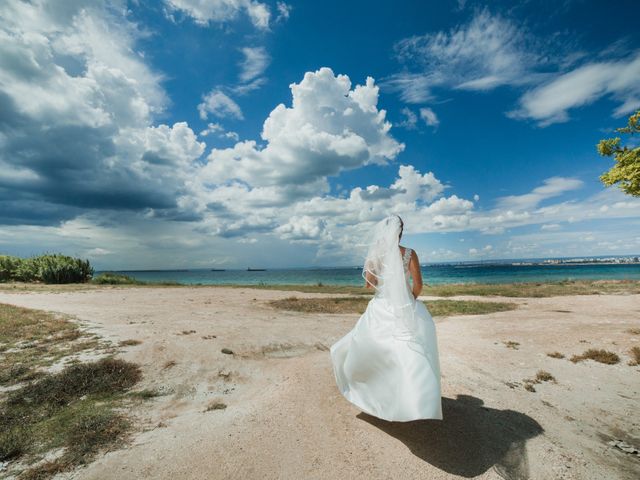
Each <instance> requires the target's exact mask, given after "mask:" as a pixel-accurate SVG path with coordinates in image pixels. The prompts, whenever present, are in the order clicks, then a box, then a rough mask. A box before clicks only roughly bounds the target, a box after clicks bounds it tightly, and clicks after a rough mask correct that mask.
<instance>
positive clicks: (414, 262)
mask: <svg viewBox="0 0 640 480" xmlns="http://www.w3.org/2000/svg"><path fill="white" fill-rule="evenodd" d="M409 273H411V278H412V279H413V289H412V290H411V293H413V298H418V296H419V295H420V293H421V292H422V272H421V271H420V261H419V260H418V254H417V253H416V251H415V250H413V251H412V252H411V260H409Z"/></svg>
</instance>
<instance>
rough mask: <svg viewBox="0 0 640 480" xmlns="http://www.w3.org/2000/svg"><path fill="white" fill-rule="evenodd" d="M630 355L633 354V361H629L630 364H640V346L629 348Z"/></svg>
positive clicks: (633, 365) (634, 365)
mask: <svg viewBox="0 0 640 480" xmlns="http://www.w3.org/2000/svg"><path fill="white" fill-rule="evenodd" d="M629 355H631V361H629V365H631V366H632V367H636V366H638V365H640V347H631V350H629Z"/></svg>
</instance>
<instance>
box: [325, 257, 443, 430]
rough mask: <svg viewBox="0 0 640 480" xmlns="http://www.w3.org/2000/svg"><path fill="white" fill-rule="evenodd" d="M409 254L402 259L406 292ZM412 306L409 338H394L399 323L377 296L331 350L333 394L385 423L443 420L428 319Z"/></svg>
mask: <svg viewBox="0 0 640 480" xmlns="http://www.w3.org/2000/svg"><path fill="white" fill-rule="evenodd" d="M410 259H411V249H409V248H407V249H406V250H405V254H404V255H403V258H402V263H403V266H404V274H405V281H406V284H407V288H408V289H409V295H411V293H410V287H409V269H408V265H409V261H410ZM410 298H411V302H412V304H411V306H410V308H411V309H412V310H413V318H412V320H413V321H415V328H414V330H415V331H414V332H412V335H411V336H410V337H411V338H410V339H407V335H406V334H405V333H406V332H399V331H398V330H399V329H398V325H399V324H402V322H398V318H394V313H393V309H392V308H391V307H390V305H389V302H388V300H387V299H386V298H384V296H383V294H382V293H381V291H380V290H377V292H376V295H375V296H374V297H373V298H372V299H371V301H370V302H369V304H368V306H367V310H366V311H365V312H364V314H363V315H362V316H361V317H360V319H359V320H358V322H357V323H356V325H355V327H354V328H353V330H351V331H350V332H349V333H347V334H346V335H345V336H344V337H343V338H341V339H340V340H338V341H337V342H336V343H335V344H334V345H332V347H331V360H332V362H333V371H334V374H335V377H336V382H337V384H338V388H339V389H340V391H341V392H342V394H343V395H344V396H345V398H346V399H347V400H349V401H350V402H351V403H353V404H354V405H355V406H357V407H358V408H360V409H361V410H362V411H364V412H365V413H368V414H370V415H373V416H375V417H378V418H381V419H383V420H389V421H400V422H406V421H410V420H418V419H426V418H432V419H442V402H441V391H440V364H439V358H438V345H437V341H436V330H435V325H434V323H433V319H432V318H431V315H430V314H429V311H428V310H427V308H426V307H425V305H424V304H423V303H422V302H421V301H419V300H414V299H413V295H411V297H410Z"/></svg>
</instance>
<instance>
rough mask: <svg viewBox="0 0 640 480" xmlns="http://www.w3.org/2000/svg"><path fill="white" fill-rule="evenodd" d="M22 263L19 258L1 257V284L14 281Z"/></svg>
mask: <svg viewBox="0 0 640 480" xmlns="http://www.w3.org/2000/svg"><path fill="white" fill-rule="evenodd" d="M21 261H22V260H21V259H19V258H18V257H10V256H8V255H0V282H8V281H9V280H12V279H14V278H15V275H16V271H17V270H18V265H20V262H21Z"/></svg>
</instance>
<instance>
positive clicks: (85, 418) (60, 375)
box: [0, 304, 157, 479]
mask: <svg viewBox="0 0 640 480" xmlns="http://www.w3.org/2000/svg"><path fill="white" fill-rule="evenodd" d="M107 346H108V345H106V344H103V343H101V342H99V341H98V339H97V338H96V337H94V336H88V335H87V334H86V333H85V332H83V331H82V330H81V329H80V328H79V327H78V325H77V324H75V323H73V322H71V321H69V320H68V319H66V318H65V317H63V316H59V315H55V314H52V313H48V312H42V311H38V310H31V309H26V308H20V307H14V306H12V305H3V304H0V384H1V385H3V386H7V385H11V386H12V388H11V389H5V390H4V391H1V390H0V463H3V462H6V463H4V467H5V471H6V473H7V474H8V475H9V476H11V477H16V476H18V477H19V478H21V479H23V478H26V479H46V478H50V477H52V476H54V475H56V474H58V473H61V472H66V471H70V470H72V469H73V468H75V467H76V466H78V465H81V464H84V463H88V462H90V461H91V460H92V459H93V458H94V457H95V455H96V454H97V453H99V452H101V451H104V450H105V449H109V448H112V447H114V446H117V445H119V444H120V443H121V442H123V441H124V440H125V439H126V438H127V433H128V432H129V431H130V429H131V423H130V421H129V420H128V419H127V417H126V416H125V415H124V414H123V413H122V412H123V410H124V409H125V408H127V407H129V406H133V405H136V404H137V403H138V402H140V401H141V400H144V399H147V398H151V397H152V396H156V395H157V393H155V392H151V391H147V390H142V391H139V392H131V391H130V390H131V388H132V387H133V386H134V385H135V384H137V383H138V382H139V380H140V379H141V372H140V368H139V367H138V366H137V365H135V364H132V363H129V362H125V361H123V360H119V359H114V358H102V359H101V360H98V361H94V362H87V363H80V362H78V361H77V359H76V360H74V362H75V363H71V364H69V365H68V366H66V367H65V368H63V369H62V370H60V371H58V372H57V373H52V371H51V369H48V368H47V367H49V366H50V365H51V364H52V363H54V362H57V361H60V363H62V361H63V360H64V359H65V357H67V356H69V355H72V354H73V353H78V352H81V351H84V350H91V351H92V352H93V351H95V350H96V348H98V352H102V349H103V348H106V347H107Z"/></svg>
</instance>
